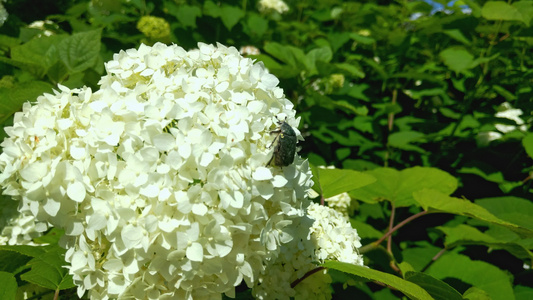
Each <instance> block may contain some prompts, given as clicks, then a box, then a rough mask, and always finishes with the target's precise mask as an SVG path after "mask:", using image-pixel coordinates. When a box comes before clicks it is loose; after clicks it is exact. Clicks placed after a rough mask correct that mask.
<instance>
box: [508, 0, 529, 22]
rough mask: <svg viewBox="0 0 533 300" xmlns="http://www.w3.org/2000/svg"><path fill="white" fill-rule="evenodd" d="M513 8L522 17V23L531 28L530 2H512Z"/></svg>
mask: <svg viewBox="0 0 533 300" xmlns="http://www.w3.org/2000/svg"><path fill="white" fill-rule="evenodd" d="M512 5H513V7H515V8H516V10H518V12H520V15H522V22H524V23H525V24H526V25H527V26H531V19H533V2H532V1H516V2H513V4H512Z"/></svg>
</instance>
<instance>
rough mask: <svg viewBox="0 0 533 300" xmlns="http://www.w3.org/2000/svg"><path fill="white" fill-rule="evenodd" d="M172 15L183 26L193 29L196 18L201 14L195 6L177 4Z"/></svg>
mask: <svg viewBox="0 0 533 300" xmlns="http://www.w3.org/2000/svg"><path fill="white" fill-rule="evenodd" d="M174 15H175V16H176V19H178V21H180V23H181V24H182V25H183V26H185V27H190V28H192V29H194V28H196V19H197V18H198V17H201V16H202V11H200V8H199V7H197V6H191V5H179V6H178V9H177V10H176V12H175V14H174Z"/></svg>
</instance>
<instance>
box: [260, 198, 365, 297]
mask: <svg viewBox="0 0 533 300" xmlns="http://www.w3.org/2000/svg"><path fill="white" fill-rule="evenodd" d="M290 228H291V229H292V230H293V231H294V234H293V236H295V237H298V238H295V239H293V240H292V241H290V242H289V243H287V244H284V245H282V246H281V253H280V255H279V256H278V257H277V258H276V259H273V260H271V261H270V264H269V265H268V266H267V268H266V269H265V271H264V272H263V273H262V274H261V275H260V277H259V284H258V285H257V286H256V287H254V289H253V293H254V296H255V297H256V298H257V299H281V300H284V299H287V300H288V299H291V298H294V299H331V298H332V295H331V287H330V283H331V277H330V276H329V274H328V273H327V271H326V270H319V271H318V272H315V273H313V271H316V268H317V267H318V266H317V265H316V262H319V263H323V262H324V261H325V260H338V261H341V262H346V263H352V264H356V265H360V266H363V257H362V255H360V254H359V252H358V250H357V249H358V248H360V247H361V241H360V240H361V239H360V237H359V235H358V234H357V230H355V229H354V228H352V226H351V225H350V223H349V222H348V221H347V220H346V219H345V218H344V216H343V215H342V214H341V213H339V212H337V211H335V210H334V209H332V208H329V207H327V206H322V205H319V204H316V203H312V204H310V205H309V206H308V207H307V215H306V216H304V217H302V218H300V219H299V220H298V221H297V222H293V224H291V226H290ZM306 235H307V237H306ZM311 273H312V274H311ZM309 274H311V275H309ZM308 275H309V276H308ZM305 276H308V277H305ZM304 277H305V278H304ZM301 279H304V280H301ZM299 280H301V281H299ZM297 281H299V282H298V284H297V285H296V286H292V285H294V283H295V282H297Z"/></svg>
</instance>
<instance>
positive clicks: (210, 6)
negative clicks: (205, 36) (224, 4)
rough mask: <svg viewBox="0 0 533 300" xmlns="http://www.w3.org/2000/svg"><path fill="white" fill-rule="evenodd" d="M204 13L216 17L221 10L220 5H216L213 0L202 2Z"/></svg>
mask: <svg viewBox="0 0 533 300" xmlns="http://www.w3.org/2000/svg"><path fill="white" fill-rule="evenodd" d="M203 10H204V15H206V16H211V17H213V18H218V17H220V15H221V12H222V10H221V9H220V6H218V5H216V4H215V3H214V2H213V1H206V2H204V8H203Z"/></svg>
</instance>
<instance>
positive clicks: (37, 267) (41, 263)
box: [21, 247, 75, 290]
mask: <svg viewBox="0 0 533 300" xmlns="http://www.w3.org/2000/svg"><path fill="white" fill-rule="evenodd" d="M64 253H65V250H63V249H61V248H59V247H54V248H52V249H49V251H48V252H46V253H43V254H41V255H39V256H38V257H35V258H33V259H32V260H31V261H29V262H28V264H29V265H30V266H31V270H30V271H28V272H26V273H24V274H22V275H21V279H23V280H26V281H28V282H31V283H34V284H37V285H39V286H42V287H45V288H49V289H52V290H56V289H59V290H64V289H70V288H73V287H75V285H74V283H73V282H72V276H70V275H69V274H68V269H67V268H65V267H63V266H64V265H65V264H66V263H65V259H64Z"/></svg>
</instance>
